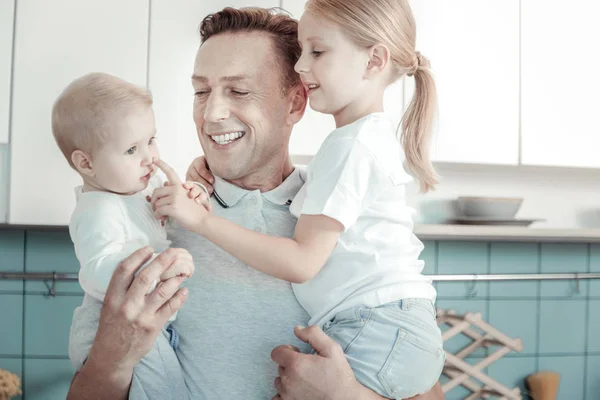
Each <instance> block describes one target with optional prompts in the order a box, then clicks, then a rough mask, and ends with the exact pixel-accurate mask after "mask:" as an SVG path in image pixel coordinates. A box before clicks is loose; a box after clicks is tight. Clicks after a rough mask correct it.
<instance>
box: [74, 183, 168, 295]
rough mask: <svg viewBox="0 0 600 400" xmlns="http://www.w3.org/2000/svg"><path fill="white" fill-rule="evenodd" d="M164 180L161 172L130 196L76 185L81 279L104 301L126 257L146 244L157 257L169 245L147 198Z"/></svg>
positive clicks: (78, 256) (86, 288) (75, 242)
mask: <svg viewBox="0 0 600 400" xmlns="http://www.w3.org/2000/svg"><path fill="white" fill-rule="evenodd" d="M163 182H164V178H163V177H162V176H159V174H158V173H157V174H155V175H154V176H153V177H152V178H151V179H150V182H149V183H148V187H147V188H146V189H145V190H143V191H141V192H138V193H136V194H133V195H130V196H125V195H119V194H114V193H108V192H82V187H81V186H79V187H77V188H75V191H76V195H77V205H76V206H75V211H74V212H73V214H72V216H71V222H70V223H69V233H70V235H71V240H72V241H73V243H74V245H75V254H76V255H77V258H78V260H79V263H80V265H81V269H80V271H79V282H80V284H81V287H82V288H83V290H85V292H86V293H88V294H90V295H91V296H93V297H94V298H96V299H98V300H100V301H103V300H104V295H105V293H106V288H107V287H108V284H109V282H110V279H111V276H112V274H113V272H114V271H115V269H116V268H117V266H118V265H119V263H120V262H121V261H122V260H123V259H125V258H127V257H128V256H130V255H131V253H133V252H134V251H136V250H138V249H139V248H141V247H144V246H152V248H153V249H154V255H153V258H154V257H155V256H156V255H157V254H158V253H160V252H161V251H164V250H166V249H167V248H168V247H169V245H170V241H169V240H167V233H166V230H165V228H164V227H163V226H162V225H161V223H160V221H158V220H157V219H156V218H155V217H154V215H153V213H152V206H151V205H150V203H148V202H147V201H146V196H147V195H149V196H151V195H152V192H153V190H154V189H155V188H158V187H161V186H162V184H163ZM149 262H150V261H149Z"/></svg>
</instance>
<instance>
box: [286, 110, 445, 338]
mask: <svg viewBox="0 0 600 400" xmlns="http://www.w3.org/2000/svg"><path fill="white" fill-rule="evenodd" d="M404 159H405V157H404V154H403V152H402V150H401V147H400V144H399V143H398V141H397V139H396V134H395V129H394V125H393V124H392V122H391V121H390V120H389V119H388V118H387V117H386V116H385V114H384V113H375V114H370V115H368V116H366V117H363V118H361V119H359V120H357V121H355V122H353V123H352V124H349V125H346V126H343V127H341V128H338V129H336V130H334V131H333V132H332V133H330V134H329V136H328V137H327V138H326V139H325V141H324V142H323V145H322V146H321V148H320V149H319V151H318V152H317V154H316V155H315V157H314V158H313V159H312V161H311V162H310V164H309V165H308V175H307V182H306V184H305V185H304V186H303V187H302V189H301V190H300V192H299V193H298V195H297V196H296V197H295V198H294V201H293V202H292V205H291V207H290V211H291V212H292V214H294V215H295V216H297V217H298V216H299V215H300V214H307V215H319V214H323V215H326V216H328V217H330V218H333V219H335V220H337V221H339V222H340V223H341V224H342V225H343V226H344V231H343V233H342V235H341V236H340V238H339V240H338V242H337V245H336V246H335V248H334V250H333V252H332V253H331V255H330V257H329V259H328V260H327V262H326V264H325V265H324V266H323V268H322V269H321V271H320V272H319V273H318V274H317V275H316V276H315V277H314V278H313V279H311V280H310V281H308V282H306V283H304V284H299V285H298V284H296V285H293V288H294V293H295V294H296V297H297V298H298V301H299V302H300V304H301V305H302V306H303V307H304V308H305V309H306V311H307V312H308V314H309V315H310V316H311V319H310V322H309V323H310V324H311V325H313V324H316V325H319V326H321V325H323V323H325V322H326V321H328V320H330V319H331V318H333V316H334V315H335V314H336V313H338V312H339V311H342V310H344V309H348V308H352V307H358V306H365V307H377V306H379V305H382V304H385V303H389V302H392V301H396V300H400V299H403V298H426V299H431V300H432V301H435V298H436V290H435V288H434V287H433V285H432V284H431V279H429V278H427V277H425V276H423V275H422V274H421V271H422V270H423V266H424V263H423V261H420V260H419V259H418V258H419V255H420V253H421V251H422V250H423V244H422V243H421V242H420V241H419V239H417V237H416V236H415V235H414V234H413V219H412V218H413V214H414V210H413V209H412V208H410V207H409V206H408V205H407V204H406V184H407V183H409V182H411V181H412V177H411V176H410V175H408V174H407V173H406V171H405V170H404V168H403V163H404Z"/></svg>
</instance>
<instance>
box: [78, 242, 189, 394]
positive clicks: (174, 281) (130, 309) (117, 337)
mask: <svg viewBox="0 0 600 400" xmlns="http://www.w3.org/2000/svg"><path fill="white" fill-rule="evenodd" d="M182 252H185V250H181V249H167V250H165V251H164V252H162V253H161V254H159V255H158V257H156V258H155V259H154V260H153V261H152V262H151V263H150V264H148V265H147V266H146V267H145V268H144V269H143V270H142V271H141V272H140V273H139V274H138V275H137V276H135V274H136V272H137V271H138V270H139V269H140V267H141V266H142V265H144V264H145V263H146V262H147V261H148V260H149V259H150V258H151V257H152V249H151V248H143V249H140V250H138V251H136V252H135V253H133V254H132V255H131V256H129V257H127V258H126V259H125V260H123V262H121V264H119V266H118V267H117V269H116V270H115V272H114V273H113V276H112V278H111V281H110V284H109V286H108V289H107V291H106V296H105V297H104V304H103V305H102V310H101V313H100V322H99V326H98V332H97V333H96V337H95V339H94V343H93V345H92V348H91V350H90V354H89V356H88V359H87V361H86V363H85V364H84V366H83V367H82V369H81V370H80V371H79V372H80V373H79V374H78V375H77V376H76V377H75V378H74V380H73V384H72V386H71V389H70V390H69V397H68V398H73V399H79V398H92V397H93V398H98V399H103V398H106V399H121V398H127V392H128V390H129V385H130V383H131V378H132V375H133V369H134V367H135V365H136V364H137V363H138V362H139V361H140V360H141V359H142V358H143V357H144V356H145V355H146V354H147V353H148V352H149V351H150V349H151V348H152V346H153V344H154V342H155V341H156V338H157V336H158V334H159V333H160V331H161V329H162V328H163V327H164V325H165V323H166V322H167V320H168V319H169V318H170V317H171V316H172V315H173V314H174V313H175V312H176V311H177V310H179V308H180V307H181V306H182V305H183V303H184V302H185V300H186V298H187V289H185V288H179V286H180V285H181V283H182V282H183V281H184V280H185V279H186V278H185V277H182V276H177V277H174V278H171V279H168V280H166V281H164V282H161V283H160V284H159V285H158V286H157V287H156V288H155V289H154V291H152V292H151V293H149V294H146V293H148V291H149V289H150V287H151V285H152V284H153V282H155V281H156V280H157V279H158V278H159V277H160V276H161V275H162V274H163V273H164V272H165V271H166V270H167V269H168V268H169V267H171V265H172V264H173V263H174V262H176V260H178V259H180V258H181V257H180V256H181V253H182ZM86 396H87V397H86Z"/></svg>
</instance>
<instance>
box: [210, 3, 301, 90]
mask: <svg viewBox="0 0 600 400" xmlns="http://www.w3.org/2000/svg"><path fill="white" fill-rule="evenodd" d="M238 32H264V33H267V34H268V35H269V36H270V37H271V39H272V40H273V44H274V45H275V56H276V57H277V60H278V61H279V64H280V65H281V67H282V71H281V72H282V80H283V81H282V84H283V87H284V89H285V90H286V91H287V90H288V89H290V88H292V87H294V86H296V85H297V84H299V83H300V77H299V76H298V74H297V73H296V71H294V65H296V62H297V61H298V59H299V58H300V53H301V52H302V49H301V48H300V45H299V44H298V21H296V20H295V19H293V18H292V17H291V16H290V15H289V14H287V13H285V12H283V10H281V9H277V8H270V9H266V8H260V7H245V8H239V9H238V8H232V7H226V8H224V9H223V10H221V11H219V12H216V13H214V14H209V15H208V16H206V17H205V18H204V20H203V21H202V23H201V24H200V37H201V39H202V43H204V42H206V41H207V40H208V39H209V38H210V37H211V36H213V35H218V34H221V33H238Z"/></svg>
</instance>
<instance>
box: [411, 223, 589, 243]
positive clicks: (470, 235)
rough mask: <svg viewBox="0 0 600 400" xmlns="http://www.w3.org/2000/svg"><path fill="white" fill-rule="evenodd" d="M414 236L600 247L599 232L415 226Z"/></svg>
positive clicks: (494, 227) (436, 238) (481, 226)
mask: <svg viewBox="0 0 600 400" xmlns="http://www.w3.org/2000/svg"><path fill="white" fill-rule="evenodd" d="M415 234H416V235H417V237H419V239H421V240H469V241H507V242H560V243H567V242H568V243H573V242H578V243H600V229H545V228H528V227H515V226H486V225H450V224H440V225H433V224H422V225H416V226H415Z"/></svg>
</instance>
